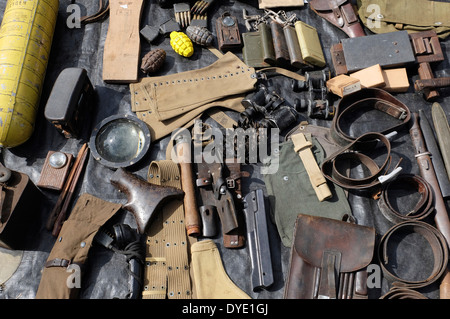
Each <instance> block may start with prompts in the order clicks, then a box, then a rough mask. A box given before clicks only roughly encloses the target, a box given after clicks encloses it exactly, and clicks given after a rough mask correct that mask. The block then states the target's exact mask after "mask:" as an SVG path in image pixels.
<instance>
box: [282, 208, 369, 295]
mask: <svg viewBox="0 0 450 319" xmlns="http://www.w3.org/2000/svg"><path fill="white" fill-rule="evenodd" d="M374 247H375V229H374V228H371V227H367V226H362V225H357V224H355V223H353V222H352V221H344V220H335V219H331V218H324V217H318V216H310V215H302V214H300V215H298V217H297V220H296V222H295V230H294V240H293V245H292V249H291V257H290V264H289V272H288V276H287V282H286V287H285V295H284V297H285V298H287V299H357V298H358V299H360V298H361V299H362V298H367V285H366V282H367V272H366V267H367V266H368V265H369V264H370V262H371V261H372V258H373V253H374Z"/></svg>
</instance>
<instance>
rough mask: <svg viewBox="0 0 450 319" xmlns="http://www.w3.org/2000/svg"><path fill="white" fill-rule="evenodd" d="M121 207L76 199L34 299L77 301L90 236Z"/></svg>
mask: <svg viewBox="0 0 450 319" xmlns="http://www.w3.org/2000/svg"><path fill="white" fill-rule="evenodd" d="M121 207H122V205H121V204H116V203H110V202H107V201H105V200H102V199H100V198H97V197H95V196H92V195H90V194H87V193H85V194H82V195H81V196H80V198H79V199H78V200H77V202H76V204H75V207H74V208H73V209H72V212H71V213H70V216H69V218H68V219H67V220H66V221H65V222H64V224H63V226H62V228H61V231H60V233H59V235H58V238H57V239H56V242H55V244H54V245H53V248H52V250H51V252H50V254H49V256H48V259H47V262H46V263H45V266H44V269H43V271H42V277H41V281H40V283H39V287H38V291H37V293H36V299H75V298H78V296H79V293H80V288H81V287H80V286H78V285H77V284H79V283H80V282H81V280H82V279H81V278H80V277H77V278H78V280H79V281H78V280H77V278H76V276H78V275H80V276H81V275H82V274H83V272H84V269H83V266H84V264H85V263H86V261H87V258H88V253H89V250H90V248H91V246H92V242H93V240H94V237H95V235H96V234H97V232H98V230H99V229H100V227H101V226H102V225H104V224H105V223H106V222H107V221H108V220H109V219H110V218H111V217H113V216H114V214H115V213H116V212H117V211H119V210H120V208H121ZM71 276H73V277H71ZM71 279H74V280H73V281H72V280H71Z"/></svg>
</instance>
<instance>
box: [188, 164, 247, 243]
mask: <svg viewBox="0 0 450 319" xmlns="http://www.w3.org/2000/svg"><path fill="white" fill-rule="evenodd" d="M196 173H197V180H196V186H197V188H198V192H199V193H198V194H199V196H198V197H199V198H198V203H199V210H200V214H201V217H202V221H203V227H202V228H203V236H205V237H213V236H215V235H216V233H215V232H216V230H215V227H214V223H215V221H214V219H215V217H214V216H213V215H212V214H218V216H219V219H220V222H221V225H222V234H223V245H224V247H226V248H240V247H243V246H244V245H245V229H244V228H243V225H244V222H245V221H244V220H242V218H243V216H242V201H241V198H242V191H241V177H242V176H248V173H247V172H244V171H241V163H239V162H237V161H236V159H234V160H233V162H231V161H229V162H226V163H223V164H222V163H209V164H208V163H206V162H202V163H197V165H196ZM213 228H214V230H213Z"/></svg>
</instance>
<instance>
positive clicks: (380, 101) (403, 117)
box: [331, 88, 411, 146]
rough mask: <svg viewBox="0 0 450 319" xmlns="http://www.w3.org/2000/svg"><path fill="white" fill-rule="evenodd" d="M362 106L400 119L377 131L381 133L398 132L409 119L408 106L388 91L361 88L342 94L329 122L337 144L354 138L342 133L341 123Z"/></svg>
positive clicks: (350, 141)
mask: <svg viewBox="0 0 450 319" xmlns="http://www.w3.org/2000/svg"><path fill="white" fill-rule="evenodd" d="M362 108H369V109H370V108H372V109H376V110H378V111H380V112H383V113H386V114H388V115H390V116H392V117H393V118H395V119H397V120H399V121H400V123H398V124H396V125H393V126H392V127H389V128H387V129H384V130H383V131H381V132H379V133H381V134H383V135H386V134H388V133H391V132H394V131H397V132H398V131H399V130H400V129H401V128H402V127H403V126H405V125H406V124H407V123H408V122H409V120H410V119H411V112H410V110H409V109H408V107H407V106H406V105H405V104H404V103H402V102H400V101H399V100H398V99H396V98H395V97H394V96H392V95H391V94H389V93H388V92H386V91H384V90H381V89H376V88H366V89H362V90H360V91H357V92H354V93H352V94H349V95H346V96H344V97H343V98H342V99H341V101H340V102H339V104H338V106H337V107H336V114H335V116H334V118H333V122H332V124H331V136H332V137H333V139H334V140H335V141H336V142H337V143H338V144H339V145H342V146H345V145H348V144H349V143H352V142H353V141H354V140H355V137H352V136H350V135H348V134H346V133H344V131H343V130H342V128H341V123H344V122H345V123H348V118H346V117H348V116H349V114H351V113H354V112H356V111H358V109H362Z"/></svg>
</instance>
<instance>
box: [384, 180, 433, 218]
mask: <svg viewBox="0 0 450 319" xmlns="http://www.w3.org/2000/svg"><path fill="white" fill-rule="evenodd" d="M409 187H413V188H414V189H415V190H416V191H417V192H418V193H419V194H420V199H419V201H418V202H417V204H416V205H415V206H414V208H412V209H411V210H410V211H409V212H408V213H406V214H405V213H401V212H399V211H397V210H396V209H395V208H394V207H393V206H392V204H391V202H390V200H389V193H391V191H392V190H395V189H405V190H407V189H409ZM378 207H379V208H380V211H381V213H382V214H383V216H384V217H386V218H387V219H388V220H389V221H391V222H392V223H394V224H397V223H401V222H404V221H410V220H424V219H425V218H426V217H428V216H429V215H430V214H431V212H433V211H434V202H433V192H432V189H431V186H430V184H428V182H427V181H425V180H424V179H423V178H422V177H420V176H417V175H410V174H403V175H400V176H398V177H397V178H396V179H395V180H393V181H390V182H388V183H387V184H386V186H385V187H384V189H383V190H382V192H381V194H380V197H379V201H378Z"/></svg>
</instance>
